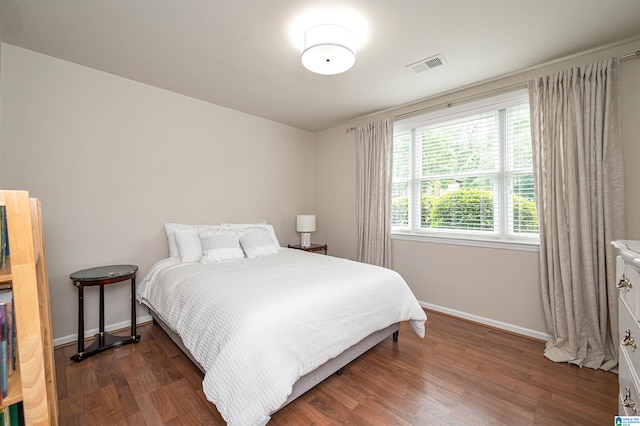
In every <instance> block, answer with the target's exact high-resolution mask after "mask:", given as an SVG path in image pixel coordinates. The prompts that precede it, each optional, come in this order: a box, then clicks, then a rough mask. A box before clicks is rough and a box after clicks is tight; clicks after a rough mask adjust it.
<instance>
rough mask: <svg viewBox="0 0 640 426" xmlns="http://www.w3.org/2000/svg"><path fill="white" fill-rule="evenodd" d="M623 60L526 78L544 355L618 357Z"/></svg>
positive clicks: (578, 360) (588, 361) (602, 361)
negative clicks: (620, 85)
mask: <svg viewBox="0 0 640 426" xmlns="http://www.w3.org/2000/svg"><path fill="white" fill-rule="evenodd" d="M618 67H619V60H617V59H610V60H607V61H603V62H599V63H595V64H591V65H587V66H584V67H579V68H573V69H569V70H565V71H563V72H559V73H556V74H553V75H551V76H547V77H541V78H537V79H535V80H532V81H530V82H529V95H530V102H531V129H532V130H531V132H532V143H533V161H534V180H535V185H536V202H537V208H538V217H539V226H540V275H541V288H542V296H543V304H544V312H545V317H546V323H547V328H548V331H549V333H550V334H551V336H552V338H551V339H550V341H549V342H547V346H546V349H545V356H546V357H547V358H549V359H551V360H553V361H556V362H569V363H574V364H577V365H579V366H587V367H591V368H595V369H603V370H610V369H611V368H613V367H615V366H616V364H617V356H618V354H617V347H618V342H617V339H618V323H617V318H618V314H617V313H618V304H617V290H616V285H615V258H616V254H615V250H614V248H613V247H612V246H611V244H610V243H611V241H613V240H616V239H621V238H624V236H625V232H626V229H625V227H626V218H625V202H624V173H623V165H622V141H621V136H620V112H619V101H618Z"/></svg>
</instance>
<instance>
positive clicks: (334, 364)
mask: <svg viewBox="0 0 640 426" xmlns="http://www.w3.org/2000/svg"><path fill="white" fill-rule="evenodd" d="M149 312H150V313H151V317H152V318H153V320H154V323H157V324H158V325H160V327H161V328H162V329H163V330H164V331H165V332H166V333H167V335H168V336H169V338H170V339H171V340H173V342H175V344H176V345H178V347H179V348H180V350H181V351H182V352H184V353H185V355H187V357H189V359H190V360H191V362H193V364H194V365H195V366H196V367H198V369H199V370H200V371H202V372H203V373H204V372H205V371H204V369H203V368H202V366H201V365H200V364H199V363H198V361H196V360H195V359H194V358H193V355H191V353H189V351H188V350H187V348H186V347H185V346H184V343H183V342H182V339H181V338H180V336H179V335H178V334H177V333H176V332H175V331H173V330H172V329H171V327H169V326H168V325H167V324H165V323H164V322H163V321H162V320H161V319H160V317H159V316H158V315H157V314H156V313H155V312H154V311H153V310H152V309H149ZM398 330H400V323H395V324H392V325H390V326H389V327H387V328H383V329H382V330H378V331H376V332H375V333H372V334H370V335H369V336H367V337H365V338H364V339H362V340H361V341H360V342H358V343H356V344H355V345H353V346H351V347H350V348H348V349H347V350H345V351H344V352H342V353H341V354H340V355H338V356H337V357H335V358H332V359H330V360H328V361H327V362H325V363H324V364H322V365H321V366H319V367H318V368H316V369H315V370H313V371H311V372H309V373H307V374H305V375H304V376H302V377H300V379H298V381H297V382H296V383H295V384H294V385H293V389H292V391H291V394H290V395H289V397H288V398H287V400H286V401H285V402H284V404H282V406H280V408H283V407H284V406H286V405H287V404H289V403H290V402H292V401H293V400H295V399H296V398H298V397H299V396H300V395H302V394H303V393H305V392H306V391H308V390H309V389H311V388H313V387H314V386H316V385H317V384H318V383H320V382H322V381H323V380H324V379H326V378H327V377H329V376H331V375H332V374H335V373H336V372H337V371H338V370H340V369H341V368H342V367H344V366H345V365H347V364H348V363H350V362H351V361H353V360H354V359H356V358H357V357H359V356H360V355H362V354H363V353H365V352H367V351H368V350H369V349H371V348H372V347H374V346H375V345H377V344H378V343H380V342H381V341H383V340H384V339H385V338H387V337H389V336H391V335H393V334H394V333H396V332H398ZM394 340H395V339H394ZM280 408H278V410H279V409H280Z"/></svg>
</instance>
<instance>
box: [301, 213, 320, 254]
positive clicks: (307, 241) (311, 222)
mask: <svg viewBox="0 0 640 426" xmlns="http://www.w3.org/2000/svg"><path fill="white" fill-rule="evenodd" d="M315 230H316V216H315V215H313V214H299V215H298V216H296V231H298V232H300V245H301V246H302V247H310V246H311V233H312V232H315Z"/></svg>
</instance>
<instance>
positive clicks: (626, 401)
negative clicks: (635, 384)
mask: <svg viewBox="0 0 640 426" xmlns="http://www.w3.org/2000/svg"><path fill="white" fill-rule="evenodd" d="M625 392H626V394H625V396H624V399H623V400H622V405H624V406H625V407H627V408H631V409H632V410H633V414H636V403H635V402H633V399H631V388H629V387H626V388H625Z"/></svg>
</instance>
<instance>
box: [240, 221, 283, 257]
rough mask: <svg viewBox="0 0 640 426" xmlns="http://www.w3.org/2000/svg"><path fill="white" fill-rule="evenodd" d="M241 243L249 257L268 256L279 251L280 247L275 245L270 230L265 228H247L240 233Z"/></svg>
mask: <svg viewBox="0 0 640 426" xmlns="http://www.w3.org/2000/svg"><path fill="white" fill-rule="evenodd" d="M240 245H241V246H242V249H243V250H244V253H245V254H246V255H247V257H248V258H253V257H259V256H267V255H270V254H274V253H277V252H278V248H277V247H276V246H274V245H273V240H272V239H271V235H269V231H267V230H266V229H265V228H247V231H246V232H244V233H243V234H242V235H240Z"/></svg>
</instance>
